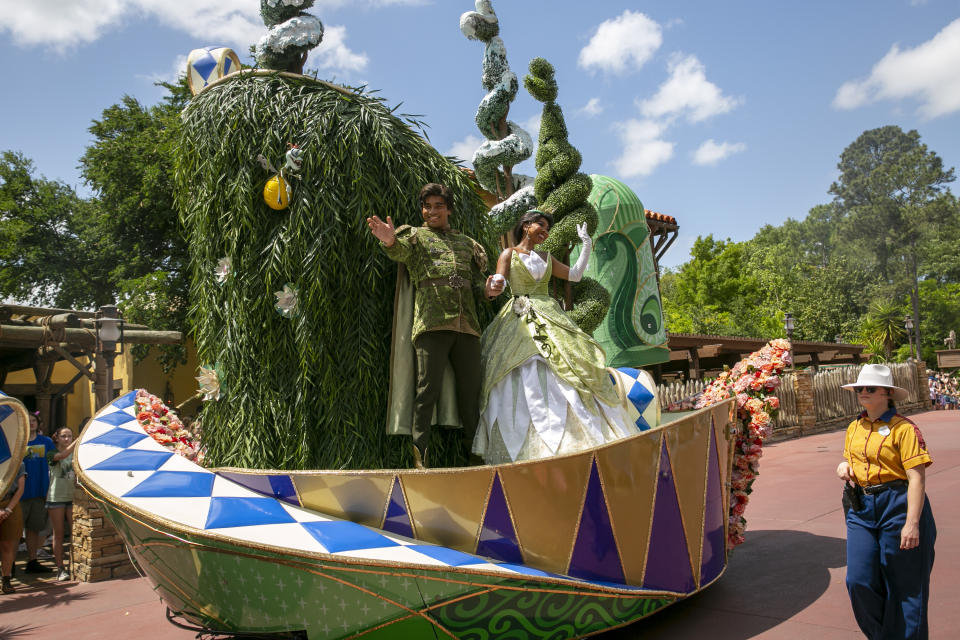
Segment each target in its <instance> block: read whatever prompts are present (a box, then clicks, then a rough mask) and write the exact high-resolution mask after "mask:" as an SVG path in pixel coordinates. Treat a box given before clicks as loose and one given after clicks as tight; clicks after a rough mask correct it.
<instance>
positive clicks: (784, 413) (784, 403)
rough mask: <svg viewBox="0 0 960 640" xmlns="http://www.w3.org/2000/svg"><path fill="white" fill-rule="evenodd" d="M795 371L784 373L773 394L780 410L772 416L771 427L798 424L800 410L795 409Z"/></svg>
mask: <svg viewBox="0 0 960 640" xmlns="http://www.w3.org/2000/svg"><path fill="white" fill-rule="evenodd" d="M795 376H796V374H795V373H792V372H791V373H784V374H783V377H782V378H781V379H780V386H779V387H777V390H776V391H774V392H773V395H775V396H776V397H777V399H778V400H780V411H778V412H777V415H776V416H775V417H774V418H773V428H774V429H776V428H778V427H785V426H790V425H795V424H800V412H799V411H797V392H796V389H795V386H794V383H793V379H794V377H795Z"/></svg>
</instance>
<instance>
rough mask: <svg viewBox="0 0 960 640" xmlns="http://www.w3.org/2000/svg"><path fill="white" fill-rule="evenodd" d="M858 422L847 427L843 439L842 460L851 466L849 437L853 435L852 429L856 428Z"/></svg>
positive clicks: (855, 421)
mask: <svg viewBox="0 0 960 640" xmlns="http://www.w3.org/2000/svg"><path fill="white" fill-rule="evenodd" d="M857 422H858V420H854V421H853V422H851V423H850V424H849V425H847V433H846V434H845V435H844V438H843V458H844V460H846V461H847V462H849V463H850V464H853V460H851V459H850V436H851V435H852V434H853V429H854V427H855V426H856V424H857Z"/></svg>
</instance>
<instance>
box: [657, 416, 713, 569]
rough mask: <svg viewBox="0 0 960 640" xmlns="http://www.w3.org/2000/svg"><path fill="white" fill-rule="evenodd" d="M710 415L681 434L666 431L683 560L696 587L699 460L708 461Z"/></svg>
mask: <svg viewBox="0 0 960 640" xmlns="http://www.w3.org/2000/svg"><path fill="white" fill-rule="evenodd" d="M710 417H711V416H710V414H708V413H706V414H701V415H699V416H697V418H696V419H695V420H694V421H693V423H692V424H691V425H690V427H689V428H687V429H685V430H684V432H683V434H682V435H683V437H682V438H681V434H680V432H679V430H678V429H672V430H669V431H667V433H666V436H665V437H666V439H667V456H668V458H669V459H670V467H671V469H672V470H673V483H674V486H675V487H676V491H677V503H678V504H679V505H680V519H681V521H682V522H683V530H684V533H685V534H686V538H687V556H688V557H689V558H690V566H691V568H692V573H691V575H692V576H693V583H694V584H695V585H697V584H700V558H701V546H702V545H703V523H704V513H703V509H704V504H705V502H704V495H705V494H704V492H705V487H706V485H707V482H706V480H707V477H706V475H705V474H704V473H703V468H704V463H703V460H704V459H706V460H707V461H709V459H710V447H709V444H710V441H709V440H708V436H709V435H710V432H711V431H712V428H711V426H710Z"/></svg>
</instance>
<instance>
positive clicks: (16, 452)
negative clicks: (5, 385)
mask: <svg viewBox="0 0 960 640" xmlns="http://www.w3.org/2000/svg"><path fill="white" fill-rule="evenodd" d="M3 405H10V408H11V409H13V414H11V415H16V416H18V417H19V418H20V426H19V428H18V429H17V433H16V435H15V437H14V440H13V443H12V444H11V443H9V442H8V443H7V444H8V445H10V446H9V448H10V459H9V460H7V470H6V472H5V473H4V474H3V476H2V477H0V491H2V490H3V489H5V488H6V487H7V486H9V485H10V484H11V483H12V482H13V479H14V478H16V477H17V474H18V473H19V472H20V463H19V462H17V459H18V458H19V459H20V460H22V459H23V456H24V455H25V452H26V448H27V443H28V442H30V414H29V413H28V412H27V408H26V407H24V406H23V403H22V402H20V401H19V400H17V399H16V398H14V397H13V396H6V397H5V398H0V406H3ZM0 437H5V436H3V434H2V433H0ZM0 495H2V494H0Z"/></svg>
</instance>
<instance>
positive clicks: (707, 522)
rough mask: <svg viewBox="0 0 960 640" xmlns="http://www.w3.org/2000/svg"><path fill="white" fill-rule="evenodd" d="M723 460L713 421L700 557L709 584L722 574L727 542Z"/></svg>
mask: <svg viewBox="0 0 960 640" xmlns="http://www.w3.org/2000/svg"><path fill="white" fill-rule="evenodd" d="M720 487H721V483H720V457H719V455H718V453H717V432H716V430H715V429H714V428H713V420H711V421H710V459H709V462H708V464H707V502H706V504H705V505H704V514H703V547H702V551H701V556H700V584H701V585H705V584H708V583H709V582H710V581H711V580H713V579H715V578H716V577H717V576H719V575H720V572H721V571H723V565H724V563H725V562H726V555H727V552H726V540H724V535H723V520H724V513H723V493H722V492H721V491H720Z"/></svg>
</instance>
